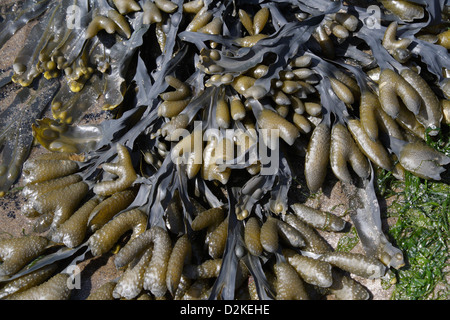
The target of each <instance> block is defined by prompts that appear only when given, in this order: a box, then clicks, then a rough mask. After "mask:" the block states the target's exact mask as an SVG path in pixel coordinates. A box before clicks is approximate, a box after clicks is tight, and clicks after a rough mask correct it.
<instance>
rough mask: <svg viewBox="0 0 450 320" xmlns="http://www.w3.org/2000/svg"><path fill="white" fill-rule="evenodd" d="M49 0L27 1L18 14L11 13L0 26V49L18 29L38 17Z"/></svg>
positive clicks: (45, 8) (46, 6)
mask: <svg viewBox="0 0 450 320" xmlns="http://www.w3.org/2000/svg"><path fill="white" fill-rule="evenodd" d="M49 2H50V0H41V1H36V0H28V1H26V2H25V3H24V4H23V5H22V8H21V9H20V10H18V12H14V11H13V12H11V13H10V14H8V15H7V16H6V18H5V20H4V21H3V22H2V23H1V24H0V30H1V31H0V48H1V47H3V45H4V44H5V43H6V41H8V40H9V38H10V37H12V36H13V35H14V34H15V33H16V32H17V31H18V30H19V29H21V28H22V27H23V26H25V25H26V24H27V23H28V22H29V21H30V20H32V19H35V18H37V17H39V16H40V15H41V14H42V13H44V12H45V10H47V8H48V4H49Z"/></svg>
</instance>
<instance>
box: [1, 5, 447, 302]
mask: <svg viewBox="0 0 450 320" xmlns="http://www.w3.org/2000/svg"><path fill="white" fill-rule="evenodd" d="M374 2H375V5H372V6H370V7H364V6H362V5H361V6H359V5H353V4H348V3H347V2H346V1H331V0H299V1H251V2H246V1H227V0H226V1H210V0H192V1H188V2H183V1H180V0H173V1H169V0H139V1H137V0H136V1H135V0H115V1H114V0H113V1H107V0H102V1H73V0H62V1H51V0H48V1H39V2H36V1H32V0H27V1H23V4H22V7H21V8H20V9H18V10H16V14H11V15H10V16H8V17H7V19H6V20H5V21H4V22H2V27H4V28H3V29H2V30H3V31H2V32H1V33H0V44H2V45H3V44H4V43H5V42H6V41H7V40H8V38H9V37H11V36H12V35H13V34H14V33H15V32H16V31H17V30H18V29H20V28H21V27H23V25H25V24H26V23H27V22H28V21H29V20H31V19H34V18H37V17H40V19H39V22H38V23H37V24H36V26H35V27H34V28H33V29H32V31H31V33H30V35H29V37H28V39H27V41H26V43H25V45H24V47H23V49H22V50H21V51H20V53H19V54H18V56H17V58H16V60H15V62H14V65H13V72H12V75H11V77H10V80H11V81H13V82H15V83H18V84H20V85H21V86H23V87H24V88H23V89H22V91H20V93H19V94H18V98H17V99H16V100H14V101H13V103H12V104H11V105H10V106H8V107H7V108H6V109H5V111H4V112H3V113H2V118H0V127H1V129H2V131H1V140H0V141H1V143H2V144H4V147H3V154H2V157H3V158H2V164H1V165H0V181H1V183H2V186H1V188H2V189H1V190H3V191H4V192H6V191H7V190H8V188H9V187H10V186H11V185H12V184H13V183H14V181H15V179H16V178H17V177H18V175H19V172H20V168H21V169H22V172H23V178H24V183H25V186H24V189H23V195H24V196H25V197H26V199H27V203H26V205H25V206H24V208H23V212H22V213H23V215H24V216H26V217H27V218H29V220H30V222H31V223H32V224H33V226H34V231H35V233H36V235H29V236H22V237H17V238H12V239H7V240H1V241H0V260H1V264H0V277H1V278H0V280H1V284H0V296H1V298H7V299H35V298H38V297H39V298H42V297H44V298H48V299H68V298H69V297H70V288H69V286H68V281H69V280H70V272H69V271H68V270H69V267H70V266H73V265H76V264H77V263H78V262H79V261H81V260H83V259H86V258H87V257H89V256H94V257H97V256H101V255H104V254H105V253H107V252H111V251H113V252H114V262H115V266H116V268H117V270H118V271H119V272H120V276H119V277H118V278H117V279H115V280H113V281H110V282H107V283H105V284H104V285H103V286H102V287H101V288H99V289H98V290H97V291H95V292H93V293H92V294H91V295H90V296H89V297H88V299H153V298H156V299H208V298H213V299H290V300H291V299H299V300H304V299H314V298H322V297H324V296H328V295H333V296H334V297H335V298H337V299H369V298H370V292H369V291H368V290H367V288H365V287H364V286H363V285H361V284H360V283H359V282H357V281H356V280H355V279H354V277H353V275H355V276H358V277H362V278H367V279H380V278H383V277H386V276H387V275H388V274H389V269H390V268H396V269H399V268H401V267H402V266H403V265H404V257H403V253H402V252H401V251H400V250H399V249H397V248H396V247H395V246H393V245H392V244H391V243H390V242H389V240H388V238H387V237H386V236H385V234H384V232H383V230H382V227H381V217H380V207H379V205H378V201H377V197H376V193H375V188H374V179H375V177H376V174H377V171H378V170H386V171H391V172H392V173H393V175H394V176H395V177H396V178H397V179H403V177H404V174H405V171H408V172H411V173H412V174H414V175H417V176H419V177H421V178H423V179H430V180H441V179H442V177H441V174H442V173H444V172H445V171H446V166H447V165H448V164H449V163H450V157H449V155H448V154H444V153H442V152H440V151H439V150H436V149H434V148H433V147H431V146H430V144H429V143H428V142H429V141H430V140H433V139H437V138H438V137H442V136H445V135H448V125H449V124H450V115H449V112H450V111H449V110H450V109H449V108H450V104H449V102H448V101H449V100H448V99H449V96H450V80H449V79H450V78H449V77H450V76H449V70H450V56H449V54H448V49H449V37H450V34H449V32H448V30H447V29H448V21H449V20H448V18H449V17H448V8H449V6H447V5H446V1H438V0H434V1H422V0H414V1H404V0H390V1H383V0H381V1H374ZM371 10H373V11H371ZM373 12H375V14H373ZM35 83H38V85H36V86H35V87H37V88H38V89H37V90H36V92H34V91H32V90H33V89H31V88H30V87H29V86H31V85H32V84H35ZM7 84H8V81H2V86H4V85H7ZM43 90H46V92H48V93H50V92H51V94H50V95H47V96H46V98H42V96H41V95H40V94H41V93H42V91H43ZM100 99H102V100H101V101H102V106H103V109H105V110H108V111H110V112H112V113H113V114H114V118H112V119H109V120H105V121H103V122H102V123H100V124H96V125H81V124H77V121H78V120H79V119H80V118H81V116H82V115H84V114H86V112H88V109H89V107H90V106H91V105H93V104H95V103H96V102H97V101H99V100H100ZM24 101H25V102H26V101H28V102H29V104H30V106H31V108H32V111H33V112H31V113H29V114H28V113H27V111H23V104H24ZM47 105H48V106H49V107H50V109H49V111H50V112H51V115H52V117H53V119H50V118H43V119H39V120H38V118H40V117H41V112H42V111H43V110H45V107H46V106H47ZM11 110H12V111H11ZM7 111H10V112H12V114H13V116H6V113H5V112H7ZM25 114H26V116H25ZM14 115H20V116H21V118H20V119H25V120H20V121H23V123H22V122H19V123H17V124H16V122H17V121H16V120H17V119H15V118H14ZM35 120H36V121H35ZM20 126H22V127H26V128H28V129H29V130H28V131H26V129H23V130H22V129H21V130H22V131H20V132H19V131H17V133H14V134H15V136H13V137H15V138H14V139H16V140H15V141H16V142H15V143H10V142H8V141H6V138H7V135H8V132H9V130H13V129H14V128H16V127H18V128H19V129H20V128H21V127H20ZM31 135H33V136H34V138H35V139H36V140H37V141H38V142H39V143H40V144H41V145H42V146H43V147H45V148H46V149H48V150H49V151H50V152H48V153H44V154H42V155H40V156H38V157H32V158H30V159H28V160H26V161H25V159H26V157H27V152H28V151H27V150H29V148H30V145H31V140H32V139H31ZM14 148H15V149H14ZM11 150H14V152H17V155H18V156H17V157H14V156H11V152H9V151H11ZM8 152H9V154H8ZM23 162H25V163H23ZM22 163H23V166H22ZM331 173H332V174H334V176H335V177H336V178H337V179H338V180H339V181H340V183H341V184H342V185H343V188H344V190H345V191H346V192H347V193H348V196H349V202H350V207H349V209H348V211H349V217H350V219H347V220H344V219H343V218H341V217H338V216H336V215H334V214H332V213H329V212H324V211H320V210H317V209H315V208H312V207H310V206H307V205H306V204H304V203H301V202H299V201H297V200H294V197H292V193H293V192H294V193H295V192H298V190H297V189H295V188H292V185H293V184H294V182H295V181H294V177H296V176H298V178H299V179H300V180H301V181H302V182H304V185H303V186H302V188H303V189H304V190H306V192H308V193H309V194H314V193H316V192H318V191H319V190H320V189H321V188H322V187H323V186H324V184H325V180H326V177H327V174H331ZM348 224H353V225H354V226H355V227H356V230H357V232H358V235H359V238H360V239H361V244H362V247H363V250H364V252H365V253H364V254H363V253H354V252H342V251H338V250H336V248H333V247H332V246H331V245H330V244H329V243H328V242H327V241H326V240H325V238H324V237H323V234H324V232H325V233H327V232H335V233H339V232H342V231H343V230H344V229H345V228H346V226H347V225H348Z"/></svg>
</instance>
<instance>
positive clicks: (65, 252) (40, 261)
mask: <svg viewBox="0 0 450 320" xmlns="http://www.w3.org/2000/svg"><path fill="white" fill-rule="evenodd" d="M82 249H85V251H82V252H81V253H80V250H82ZM90 250H91V249H90V248H89V247H88V243H87V242H86V243H83V244H81V245H79V246H78V247H76V248H67V247H62V248H60V249H59V250H58V251H56V252H53V253H49V254H47V255H44V256H41V257H38V258H36V259H35V260H33V261H32V262H30V263H29V264H28V265H27V266H26V267H24V268H23V269H22V270H21V271H19V272H17V273H15V274H14V275H13V276H11V277H9V278H5V279H1V278H0V283H1V282H6V281H11V280H14V279H16V278H19V277H21V276H24V275H26V274H29V273H31V272H33V271H36V270H38V269H40V268H42V267H45V266H47V265H49V264H55V263H57V262H59V261H61V260H64V259H67V258H71V259H73V260H72V263H75V262H76V261H79V260H80V259H82V258H84V256H85V254H86V253H88V252H90ZM77 254H79V256H76V255H77Z"/></svg>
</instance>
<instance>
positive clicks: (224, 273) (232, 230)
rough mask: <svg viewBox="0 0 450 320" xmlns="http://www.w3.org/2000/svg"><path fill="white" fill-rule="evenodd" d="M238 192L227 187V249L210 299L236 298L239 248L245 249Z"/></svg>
mask: <svg viewBox="0 0 450 320" xmlns="http://www.w3.org/2000/svg"><path fill="white" fill-rule="evenodd" d="M236 193H237V189H236V188H233V189H230V188H227V194H228V235H227V243H226V247H225V251H224V253H223V257H222V265H221V267H220V273H219V276H218V277H217V279H216V281H215V282H214V286H213V288H212V290H211V294H210V296H209V299H210V300H215V299H222V300H234V295H235V293H236V290H235V289H236V275H237V272H238V263H239V257H238V254H239V250H240V249H241V250H243V248H244V245H243V240H242V232H243V225H242V221H238V219H237V217H236V210H235V205H236V199H235V197H236Z"/></svg>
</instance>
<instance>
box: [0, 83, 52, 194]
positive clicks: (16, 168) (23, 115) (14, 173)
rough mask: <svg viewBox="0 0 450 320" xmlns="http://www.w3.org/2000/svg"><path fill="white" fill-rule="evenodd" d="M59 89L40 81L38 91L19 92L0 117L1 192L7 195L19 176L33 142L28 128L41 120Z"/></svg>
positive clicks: (28, 89) (27, 89) (25, 90)
mask: <svg viewBox="0 0 450 320" xmlns="http://www.w3.org/2000/svg"><path fill="white" fill-rule="evenodd" d="M58 88H59V82H58V81H56V80H55V81H44V80H42V79H41V81H40V82H39V87H38V89H37V90H33V89H31V88H23V89H21V90H20V91H19V93H18V94H17V96H16V98H15V99H14V101H13V102H12V103H11V104H10V105H9V106H8V107H7V108H6V109H5V110H4V111H3V112H2V114H1V115H0V148H1V155H2V158H1V165H0V168H1V170H0V173H1V174H0V192H3V193H4V192H7V191H8V190H9V188H10V187H11V185H12V184H13V183H14V182H15V181H16V179H17V178H18V177H19V175H20V172H21V169H22V164H23V162H24V161H25V160H26V158H27V157H28V154H29V152H30V149H31V145H32V142H33V135H32V130H31V125H32V124H33V122H34V120H35V119H38V118H40V117H41V115H42V113H43V112H44V110H45V108H46V107H47V106H48V104H49V102H50V101H51V99H52V97H53V95H54V94H55V93H56V91H57V90H58Z"/></svg>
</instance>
